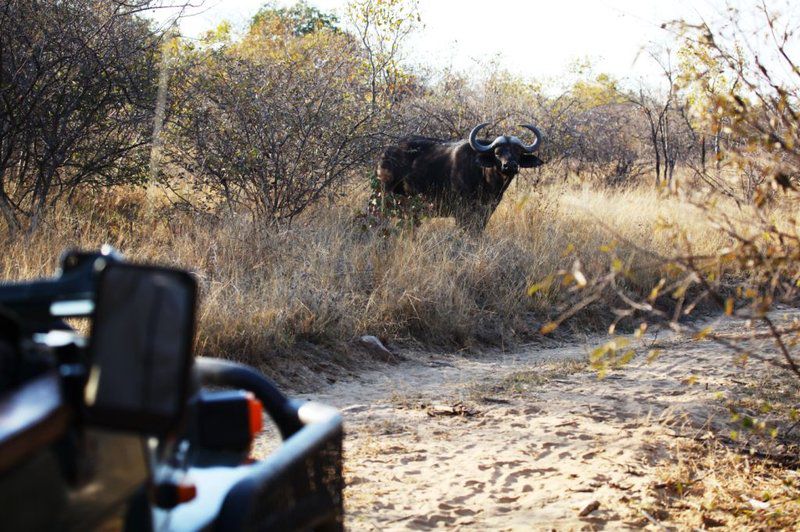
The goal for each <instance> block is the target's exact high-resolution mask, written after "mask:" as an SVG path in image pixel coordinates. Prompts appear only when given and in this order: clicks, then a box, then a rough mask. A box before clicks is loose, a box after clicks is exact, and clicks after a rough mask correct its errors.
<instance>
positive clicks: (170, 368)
mask: <svg viewBox="0 0 800 532" xmlns="http://www.w3.org/2000/svg"><path fill="white" fill-rule="evenodd" d="M196 297H197V285H196V283H195V280H194V279H193V278H192V277H191V276H190V275H189V274H188V273H187V272H184V271H180V270H172V269H167V268H158V267H152V266H141V265H134V264H124V263H109V264H107V265H106V266H105V268H104V269H103V271H102V272H100V274H99V277H98V281H97V290H96V302H95V310H94V316H93V320H92V331H91V336H90V339H89V355H90V363H91V369H90V371H89V378H88V380H87V383H86V387H85V390H84V395H85V403H86V408H87V420H88V421H89V422H90V423H93V424H95V425H99V426H104V427H109V428H117V429H122V430H129V431H136V432H143V433H149V434H157V435H162V434H166V433H168V432H170V431H171V430H174V429H175V428H176V426H177V424H178V423H179V422H180V420H181V418H182V417H183V414H184V410H185V406H186V398H187V393H188V384H189V372H190V367H191V363H192V344H193V341H194V322H195V300H196Z"/></svg>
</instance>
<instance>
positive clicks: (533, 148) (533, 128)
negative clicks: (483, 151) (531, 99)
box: [473, 124, 543, 153]
mask: <svg viewBox="0 0 800 532" xmlns="http://www.w3.org/2000/svg"><path fill="white" fill-rule="evenodd" d="M519 127H524V128H525V129H527V130H529V131H533V134H534V135H536V140H534V141H533V144H522V149H523V150H525V151H526V152H527V153H533V152H535V151H536V150H538V149H539V146H540V145H541V144H542V137H543V135H542V132H541V131H539V128H537V127H536V126H532V125H530V124H520V125H519ZM473 147H474V146H473Z"/></svg>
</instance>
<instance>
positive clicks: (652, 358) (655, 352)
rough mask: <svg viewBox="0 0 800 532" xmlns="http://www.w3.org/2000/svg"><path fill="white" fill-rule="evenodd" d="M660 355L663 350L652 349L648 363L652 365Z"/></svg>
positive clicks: (648, 356) (648, 355) (648, 354)
mask: <svg viewBox="0 0 800 532" xmlns="http://www.w3.org/2000/svg"><path fill="white" fill-rule="evenodd" d="M660 355H661V349H651V350H650V352H649V353H647V363H648V364H652V363H653V362H655V360H656V359H657V358H658V357H659V356H660Z"/></svg>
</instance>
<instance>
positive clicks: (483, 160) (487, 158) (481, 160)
mask: <svg viewBox="0 0 800 532" xmlns="http://www.w3.org/2000/svg"><path fill="white" fill-rule="evenodd" d="M475 162H477V163H478V165H479V166H482V167H484V168H494V167H495V166H496V165H497V162H496V161H495V158H494V152H491V151H490V152H486V153H479V154H478V156H477V157H475Z"/></svg>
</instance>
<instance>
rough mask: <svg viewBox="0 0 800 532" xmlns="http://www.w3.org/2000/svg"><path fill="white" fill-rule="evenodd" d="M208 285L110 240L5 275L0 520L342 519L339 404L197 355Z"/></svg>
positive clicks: (252, 524) (258, 526)
mask: <svg viewBox="0 0 800 532" xmlns="http://www.w3.org/2000/svg"><path fill="white" fill-rule="evenodd" d="M196 292H197V288H196V283H195V281H194V279H193V277H192V276H191V275H189V274H188V273H187V272H184V271H180V270H174V269H167V268H159V267H154V266H144V265H137V264H131V263H127V262H125V261H124V260H122V258H121V257H120V256H119V254H117V253H116V252H115V251H114V250H112V249H110V248H103V249H102V250H101V251H100V252H97V253H83V252H68V253H65V254H64V255H63V257H62V260H61V268H60V272H59V273H58V275H57V277H56V278H54V279H49V280H42V281H35V282H30V283H18V284H4V285H2V286H0V530H3V531H12V530H25V531H30V530H92V529H98V528H99V529H103V530H109V529H113V530H117V529H125V530H137V531H138V530H296V529H302V530H341V529H342V518H343V509H342V487H343V485H342V454H341V453H342V446H341V444H342V421H341V417H340V415H339V414H338V412H337V411H336V410H334V409H333V408H330V407H327V406H324V405H320V404H316V403H313V402H299V401H296V400H290V399H288V398H287V397H285V396H284V395H283V394H282V393H281V392H280V391H279V390H278V389H277V388H276V387H275V386H274V385H273V384H272V383H271V382H270V381H269V380H267V379H266V378H265V377H263V376H262V375H261V374H259V373H258V372H257V371H255V370H254V369H252V368H249V367H247V366H244V365H241V364H236V363H232V362H227V361H224V360H219V359H209V358H200V357H198V358H194V357H193V355H192V345H193V333H194V328H195V299H196ZM81 319H83V320H88V321H87V323H86V329H87V330H88V331H89V333H88V335H86V336H84V335H81V334H79V333H78V332H76V330H75V329H74V328H73V327H70V325H69V324H73V325H78V327H77V328H78V329H81V330H82V329H84V328H85V327H83V326H81V325H80V320H81ZM65 320H66V321H65ZM73 320H76V321H73ZM262 408H263V410H265V411H266V413H267V415H268V416H269V418H271V419H272V421H274V424H275V425H276V426H277V429H278V431H279V433H280V436H281V439H282V441H281V443H280V446H279V447H277V449H276V450H275V451H274V452H273V453H272V454H270V455H269V456H267V457H266V458H265V459H263V460H261V461H257V460H253V459H251V458H249V453H250V448H251V445H252V442H253V439H254V437H255V435H256V433H258V432H259V430H260V429H261V425H262V423H263V417H262V413H263V412H262Z"/></svg>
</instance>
